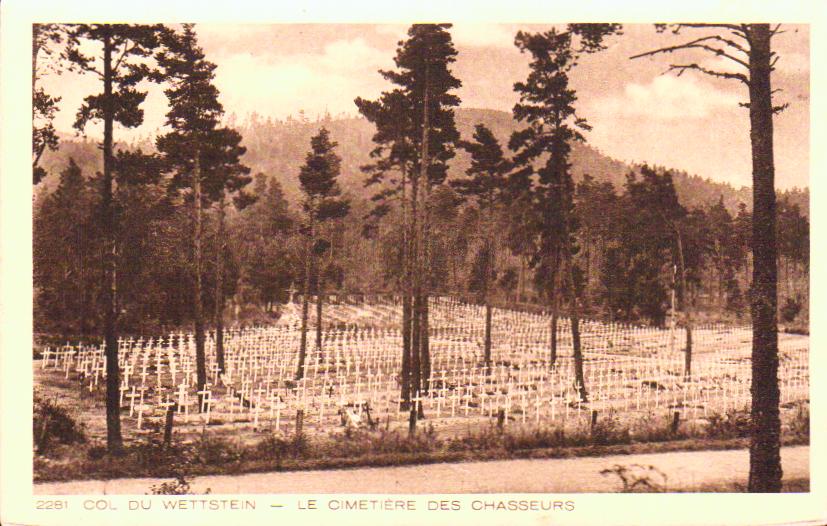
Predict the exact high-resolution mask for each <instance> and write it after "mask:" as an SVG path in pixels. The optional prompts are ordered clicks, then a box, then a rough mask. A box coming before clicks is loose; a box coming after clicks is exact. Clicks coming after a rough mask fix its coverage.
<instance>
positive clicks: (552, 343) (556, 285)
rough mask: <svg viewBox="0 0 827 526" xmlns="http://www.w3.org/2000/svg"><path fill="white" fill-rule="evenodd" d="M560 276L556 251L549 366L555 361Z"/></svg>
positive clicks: (552, 283) (558, 255) (558, 257)
mask: <svg viewBox="0 0 827 526" xmlns="http://www.w3.org/2000/svg"><path fill="white" fill-rule="evenodd" d="M561 276H562V271H561V269H560V254H559V251H558V253H557V254H556V256H555V261H554V275H553V276H552V277H551V325H550V327H549V331H550V333H551V334H550V347H551V348H550V349H549V351H550V356H549V362H550V363H549V365H550V366H551V367H554V364H556V363H557V321H558V318H559V316H560V294H562V292H563V291H562V290H561V287H560V283H561Z"/></svg>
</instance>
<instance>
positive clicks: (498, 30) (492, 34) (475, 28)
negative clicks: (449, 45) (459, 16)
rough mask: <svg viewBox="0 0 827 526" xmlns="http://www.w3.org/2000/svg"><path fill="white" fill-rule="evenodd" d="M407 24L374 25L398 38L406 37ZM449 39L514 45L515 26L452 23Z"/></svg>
mask: <svg viewBox="0 0 827 526" xmlns="http://www.w3.org/2000/svg"><path fill="white" fill-rule="evenodd" d="M409 27H410V26H409V25H400V24H383V25H379V26H376V32H377V33H379V34H382V35H393V36H395V37H397V38H399V39H403V40H404V39H406V38H408V28H409ZM448 31H449V32H450V33H451V39H452V40H453V41H454V44H456V45H457V46H467V47H496V48H512V47H514V35H516V34H517V29H516V27H512V26H509V25H502V24H483V23H459V24H453V25H452V27H451V29H449V30H448Z"/></svg>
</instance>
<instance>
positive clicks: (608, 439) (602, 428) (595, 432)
mask: <svg viewBox="0 0 827 526" xmlns="http://www.w3.org/2000/svg"><path fill="white" fill-rule="evenodd" d="M591 438H592V443H594V444H598V445H601V446H605V445H610V444H629V443H631V442H632V436H631V434H630V432H629V428H627V427H625V426H623V425H622V424H621V422H620V420H618V418H617V417H616V416H615V415H614V414H613V413H609V414H607V415H605V416H604V417H603V418H602V419H598V420H597V423H596V424H595V425H594V427H592V432H591Z"/></svg>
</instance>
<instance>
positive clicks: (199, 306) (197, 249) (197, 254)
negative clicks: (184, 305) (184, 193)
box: [192, 147, 207, 411]
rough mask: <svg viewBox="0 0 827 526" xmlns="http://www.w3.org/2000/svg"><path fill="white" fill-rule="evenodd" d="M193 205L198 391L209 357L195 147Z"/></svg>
mask: <svg viewBox="0 0 827 526" xmlns="http://www.w3.org/2000/svg"><path fill="white" fill-rule="evenodd" d="M192 190H193V198H192V206H193V219H194V221H195V227H194V235H193V246H194V251H193V259H194V263H195V290H194V291H193V298H192V300H193V317H194V318H195V320H194V321H195V375H196V386H197V388H198V391H203V390H204V386H205V385H206V384H207V358H206V353H205V351H204V340H205V337H204V306H203V303H202V297H201V296H202V294H201V292H202V283H201V280H202V277H201V237H202V234H203V232H202V225H201V220H202V217H201V212H202V210H201V151H200V150H199V149H198V147H196V149H195V167H194V169H193V173H192ZM203 398H204V396H203V395H198V408H199V411H200V410H201V407H202V405H203V404H202V401H203Z"/></svg>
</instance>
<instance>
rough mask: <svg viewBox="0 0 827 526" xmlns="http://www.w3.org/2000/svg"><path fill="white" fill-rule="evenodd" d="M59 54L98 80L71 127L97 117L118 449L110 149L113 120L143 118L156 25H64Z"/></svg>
mask: <svg viewBox="0 0 827 526" xmlns="http://www.w3.org/2000/svg"><path fill="white" fill-rule="evenodd" d="M65 29H66V41H67V43H66V48H65V50H64V52H63V55H62V56H63V58H64V59H66V60H67V61H68V63H69V68H70V69H74V70H80V71H82V72H86V73H90V74H92V75H95V76H97V77H98V78H99V79H101V81H102V83H103V92H102V93H99V94H96V95H89V96H87V97H86V98H85V99H84V102H83V105H82V106H81V107H80V109H79V110H78V113H77V119H76V120H75V128H77V129H78V130H83V129H84V128H85V127H86V125H87V124H88V123H89V122H91V121H95V120H97V121H102V122H103V145H102V150H103V174H102V181H101V201H100V217H101V220H100V224H101V228H102V231H103V233H104V235H105V236H106V243H105V244H106V249H105V254H106V255H105V259H106V264H105V269H106V271H105V279H104V281H105V286H104V287H103V295H104V305H105V313H104V340H105V354H106V429H107V434H106V444H107V449H108V450H109V451H110V452H112V453H116V452H119V451H120V450H121V449H122V445H123V441H122V438H121V423H120V422H121V420H120V407H119V398H120V392H119V389H120V371H119V370H118V337H117V323H118V309H117V299H116V291H117V272H116V270H117V263H116V262H117V253H116V249H117V243H116V239H115V232H116V224H115V215H114V212H115V210H114V206H113V168H114V166H113V165H114V157H113V151H112V144H113V140H114V137H113V125H114V123H115V122H118V123H120V124H121V125H123V126H125V127H128V128H134V127H136V126H139V125H140V124H141V122H143V110H141V109H140V105H141V103H142V102H143V101H144V99H145V98H146V93H145V92H142V91H139V90H138V89H137V88H136V86H137V85H138V83H139V82H141V81H142V80H144V79H146V78H147V77H148V76H149V75H150V73H151V70H150V67H149V66H148V65H147V63H146V60H145V59H146V58H148V57H150V56H151V55H152V53H153V52H154V51H155V50H156V48H158V47H159V45H160V42H159V35H160V34H161V33H162V32H163V31H165V28H164V27H163V26H161V25H159V24H158V25H141V24H68V25H66V26H65ZM81 42H94V43H97V44H100V45H101V46H102V49H103V53H102V56H101V57H99V61H100V64H98V63H97V62H98V61H96V60H95V58H94V57H92V56H88V55H86V54H85V52H83V51H81Z"/></svg>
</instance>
